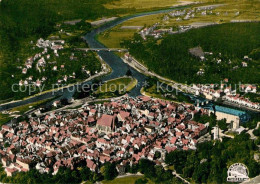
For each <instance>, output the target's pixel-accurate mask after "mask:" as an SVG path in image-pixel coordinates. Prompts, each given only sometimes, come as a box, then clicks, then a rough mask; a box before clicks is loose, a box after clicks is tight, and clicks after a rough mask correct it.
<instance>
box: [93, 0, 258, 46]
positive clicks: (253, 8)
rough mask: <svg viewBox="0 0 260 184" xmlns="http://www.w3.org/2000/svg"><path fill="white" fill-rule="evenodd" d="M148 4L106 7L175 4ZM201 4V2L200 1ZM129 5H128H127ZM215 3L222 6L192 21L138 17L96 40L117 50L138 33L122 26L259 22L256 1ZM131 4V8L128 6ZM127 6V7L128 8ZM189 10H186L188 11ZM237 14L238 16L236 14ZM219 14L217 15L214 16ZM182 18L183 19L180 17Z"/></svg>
mask: <svg viewBox="0 0 260 184" xmlns="http://www.w3.org/2000/svg"><path fill="white" fill-rule="evenodd" d="M149 2H150V3H146V0H144V1H134V2H131V3H129V1H128V0H121V1H118V2H114V3H110V4H108V5H106V7H108V8H109V7H111V8H112V7H113V8H116V7H118V8H119V5H121V6H123V7H131V6H135V7H139V6H141V7H146V8H148V7H152V6H153V5H155V4H156V5H159V6H160V5H164V6H166V5H167V3H176V2H167V1H157V0H154V1H149ZM200 2H202V1H200ZM203 2H211V3H209V4H214V3H216V2H214V1H203ZM128 3H129V4H128ZM217 3H221V4H222V3H223V5H222V6H219V7H216V8H215V9H214V10H213V11H212V12H213V13H212V14H208V15H207V16H204V15H201V14H200V13H196V16H195V17H194V18H192V19H188V20H182V21H177V20H176V18H170V19H169V20H168V21H163V17H164V16H165V15H167V14H163V13H162V14H158V15H149V16H144V17H138V18H134V19H131V20H128V21H126V22H124V23H122V24H120V25H118V26H116V27H115V28H112V29H111V30H108V31H106V32H104V33H102V34H100V35H99V36H98V40H99V41H100V42H102V43H103V44H104V45H106V46H107V47H111V48H113V47H114V48H117V47H120V46H121V44H120V43H121V42H122V41H123V40H127V39H130V38H132V37H133V36H134V33H138V32H139V31H138V30H134V29H122V28H121V27H122V26H144V27H147V26H148V27H149V26H151V25H153V24H155V23H158V22H159V23H160V27H161V28H170V27H174V28H175V27H178V26H180V25H190V24H194V23H209V22H212V23H220V24H222V23H228V22H230V21H234V20H252V21H260V11H259V10H260V3H259V2H257V1H256V0H253V1H249V0H245V1H242V0H239V1H230V0H222V1H218V2H217ZM130 4H131V6H130ZM128 5H129V6H128ZM200 6H202V5H193V6H192V7H200ZM189 9H190V8H187V10H189ZM237 12H239V15H236V13H237ZM216 13H219V15H216ZM182 18H183V17H182Z"/></svg>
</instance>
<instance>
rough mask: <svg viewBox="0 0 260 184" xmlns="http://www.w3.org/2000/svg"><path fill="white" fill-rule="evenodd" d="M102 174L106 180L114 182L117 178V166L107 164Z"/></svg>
mask: <svg viewBox="0 0 260 184" xmlns="http://www.w3.org/2000/svg"><path fill="white" fill-rule="evenodd" d="M101 174H102V176H103V177H104V179H105V180H112V179H114V178H115V177H116V176H117V170H116V164H115V163H114V162H113V163H110V162H107V163H105V164H104V166H102V167H101Z"/></svg>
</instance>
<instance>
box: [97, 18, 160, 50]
mask: <svg viewBox="0 0 260 184" xmlns="http://www.w3.org/2000/svg"><path fill="white" fill-rule="evenodd" d="M161 19H162V14H158V15H150V16H144V17H138V18H134V19H131V20H128V21H126V22H124V23H122V24H120V25H118V26H116V27H114V28H113V29H111V30H108V31H105V32H104V33H102V34H100V35H98V40H99V41H100V42H101V43H103V44H104V45H105V46H106V47H108V48H120V47H121V43H122V42H123V41H124V40H130V39H132V38H133V36H134V34H135V33H137V32H138V30H137V29H123V28H122V26H142V27H143V26H146V25H147V26H148V25H150V26H151V25H153V24H155V23H157V22H159V21H161Z"/></svg>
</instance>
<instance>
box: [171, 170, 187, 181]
mask: <svg viewBox="0 0 260 184" xmlns="http://www.w3.org/2000/svg"><path fill="white" fill-rule="evenodd" d="M172 174H173V176H176V178H179V179H180V180H182V181H183V182H184V183H188V184H190V182H189V181H187V180H185V179H184V178H183V177H181V176H180V175H179V174H178V173H177V172H176V171H173V172H172Z"/></svg>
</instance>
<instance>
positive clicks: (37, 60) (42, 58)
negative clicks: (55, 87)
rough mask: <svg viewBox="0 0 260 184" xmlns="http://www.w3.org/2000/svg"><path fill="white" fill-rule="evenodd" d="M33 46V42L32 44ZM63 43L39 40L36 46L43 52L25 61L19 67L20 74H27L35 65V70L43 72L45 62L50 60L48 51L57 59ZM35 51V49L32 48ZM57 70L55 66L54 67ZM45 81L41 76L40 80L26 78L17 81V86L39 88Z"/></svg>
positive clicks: (30, 77) (61, 41)
mask: <svg viewBox="0 0 260 184" xmlns="http://www.w3.org/2000/svg"><path fill="white" fill-rule="evenodd" d="M32 44H33V42H32ZM64 44H65V41H64V40H43V39H42V38H40V39H39V40H38V41H37V43H36V46H37V47H38V48H42V49H43V51H42V52H39V53H37V54H35V55H34V56H32V57H30V58H28V59H27V61H26V62H25V65H24V67H21V66H20V67H19V68H20V69H21V70H22V74H24V75H25V74H27V73H28V70H29V69H32V68H33V64H35V68H36V70H37V71H38V72H39V73H41V72H44V71H45V68H46V65H47V61H48V60H50V58H51V53H49V52H48V49H51V50H53V53H54V55H55V56H56V57H59V54H58V50H62V49H63V48H64V46H63V45H64ZM33 48H34V49H35V47H33ZM56 70H57V66H56ZM46 80H47V77H45V76H43V77H42V78H41V79H37V80H34V79H33V76H29V77H27V78H26V79H25V80H20V81H19V86H28V85H35V86H37V87H40V86H42V85H43V83H44V82H45V81H46Z"/></svg>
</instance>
